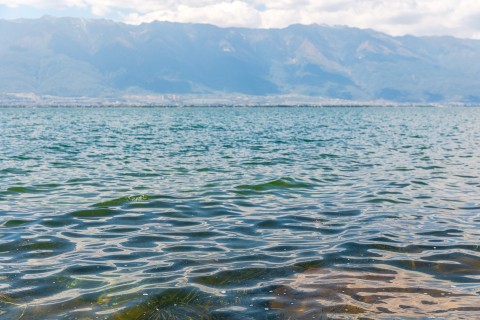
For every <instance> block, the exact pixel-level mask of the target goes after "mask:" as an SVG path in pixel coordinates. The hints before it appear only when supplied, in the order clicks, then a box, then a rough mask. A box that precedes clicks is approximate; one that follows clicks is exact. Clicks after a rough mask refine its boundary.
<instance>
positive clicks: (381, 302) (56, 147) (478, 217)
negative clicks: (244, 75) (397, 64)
mask: <svg viewBox="0 0 480 320" xmlns="http://www.w3.org/2000/svg"><path fill="white" fill-rule="evenodd" d="M479 124H480V109H478V108H447V109H440V108H117V109H113V108H71V109H69V108H46V109H42V108H39V109H8V108H4V109H0V319H20V318H21V319H188V318H191V319H392V318H398V319H422V318H429V317H432V318H438V319H474V318H478V317H480V253H479V245H480V127H479Z"/></svg>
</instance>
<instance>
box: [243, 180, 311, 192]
mask: <svg viewBox="0 0 480 320" xmlns="http://www.w3.org/2000/svg"><path fill="white" fill-rule="evenodd" d="M313 187H314V185H313V184H311V183H306V182H302V181H298V180H295V179H293V178H288V177H286V178H281V179H277V180H273V181H270V182H266V183H260V184H242V185H238V186H236V187H235V189H236V191H237V192H240V193H241V192H242V191H246V192H249V191H250V192H262V191H275V190H290V189H311V188H313Z"/></svg>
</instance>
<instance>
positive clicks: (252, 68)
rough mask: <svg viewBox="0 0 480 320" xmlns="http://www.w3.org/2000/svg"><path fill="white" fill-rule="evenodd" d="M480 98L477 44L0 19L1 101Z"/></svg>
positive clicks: (337, 33) (298, 29) (290, 30)
mask: <svg viewBox="0 0 480 320" xmlns="http://www.w3.org/2000/svg"><path fill="white" fill-rule="evenodd" d="M11 93H17V94H18V93H31V94H37V95H53V96H63V97H99V98H101V97H106V98H107V97H115V96H121V95H125V94H137V95H142V94H144V95H149V94H179V95H181V94H195V95H203V94H205V95H214V94H222V95H225V94H242V95H249V96H274V95H289V94H295V95H302V96H309V97H317V96H318V97H324V98H329V99H345V100H356V101H371V100H387V101H397V102H420V103H422V102H466V103H478V102H480V40H472V39H457V38H453V37H448V36H445V37H415V36H402V37H393V36H389V35H386V34H384V33H380V32H376V31H374V30H369V29H367V30H365V29H357V28H350V27H345V26H324V25H291V26H289V27H287V28H283V29H247V28H220V27H216V26H213V25H205V24H187V23H172V22H152V23H148V24H141V25H128V24H123V23H119V22H114V21H110V20H89V19H80V18H54V17H43V18H40V19H18V20H0V94H11Z"/></svg>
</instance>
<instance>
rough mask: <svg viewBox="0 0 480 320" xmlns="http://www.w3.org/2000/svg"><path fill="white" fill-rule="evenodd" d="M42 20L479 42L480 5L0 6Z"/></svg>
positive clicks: (184, 2)
mask: <svg viewBox="0 0 480 320" xmlns="http://www.w3.org/2000/svg"><path fill="white" fill-rule="evenodd" d="M43 15H52V16H70V17H85V18H107V19H112V20H116V21H121V22H125V23H130V24H140V23H143V22H151V21H154V20H161V21H177V22H193V23H210V24H214V25H217V26H221V27H249V28H283V27H286V26H288V25H291V24H294V23H301V24H312V23H317V24H326V25H348V26H351V27H359V28H371V29H375V30H378V31H382V32H385V33H388V34H391V35H404V34H413V35H420V36H423V35H452V36H456V37H461V38H475V39H480V0H266V1H259V0H219V1H218V0H217V1H213V0H163V1H158V0H129V1H125V0H63V1H61V0H0V18H2V19H16V18H39V17H41V16H43Z"/></svg>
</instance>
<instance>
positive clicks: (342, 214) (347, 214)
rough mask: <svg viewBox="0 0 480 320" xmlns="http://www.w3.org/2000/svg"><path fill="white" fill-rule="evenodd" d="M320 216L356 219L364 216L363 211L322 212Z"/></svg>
mask: <svg viewBox="0 0 480 320" xmlns="http://www.w3.org/2000/svg"><path fill="white" fill-rule="evenodd" d="M320 214H322V215H325V216H329V217H355V216H359V215H361V214H362V211H361V210H358V209H353V210H340V211H322V212H320Z"/></svg>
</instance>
